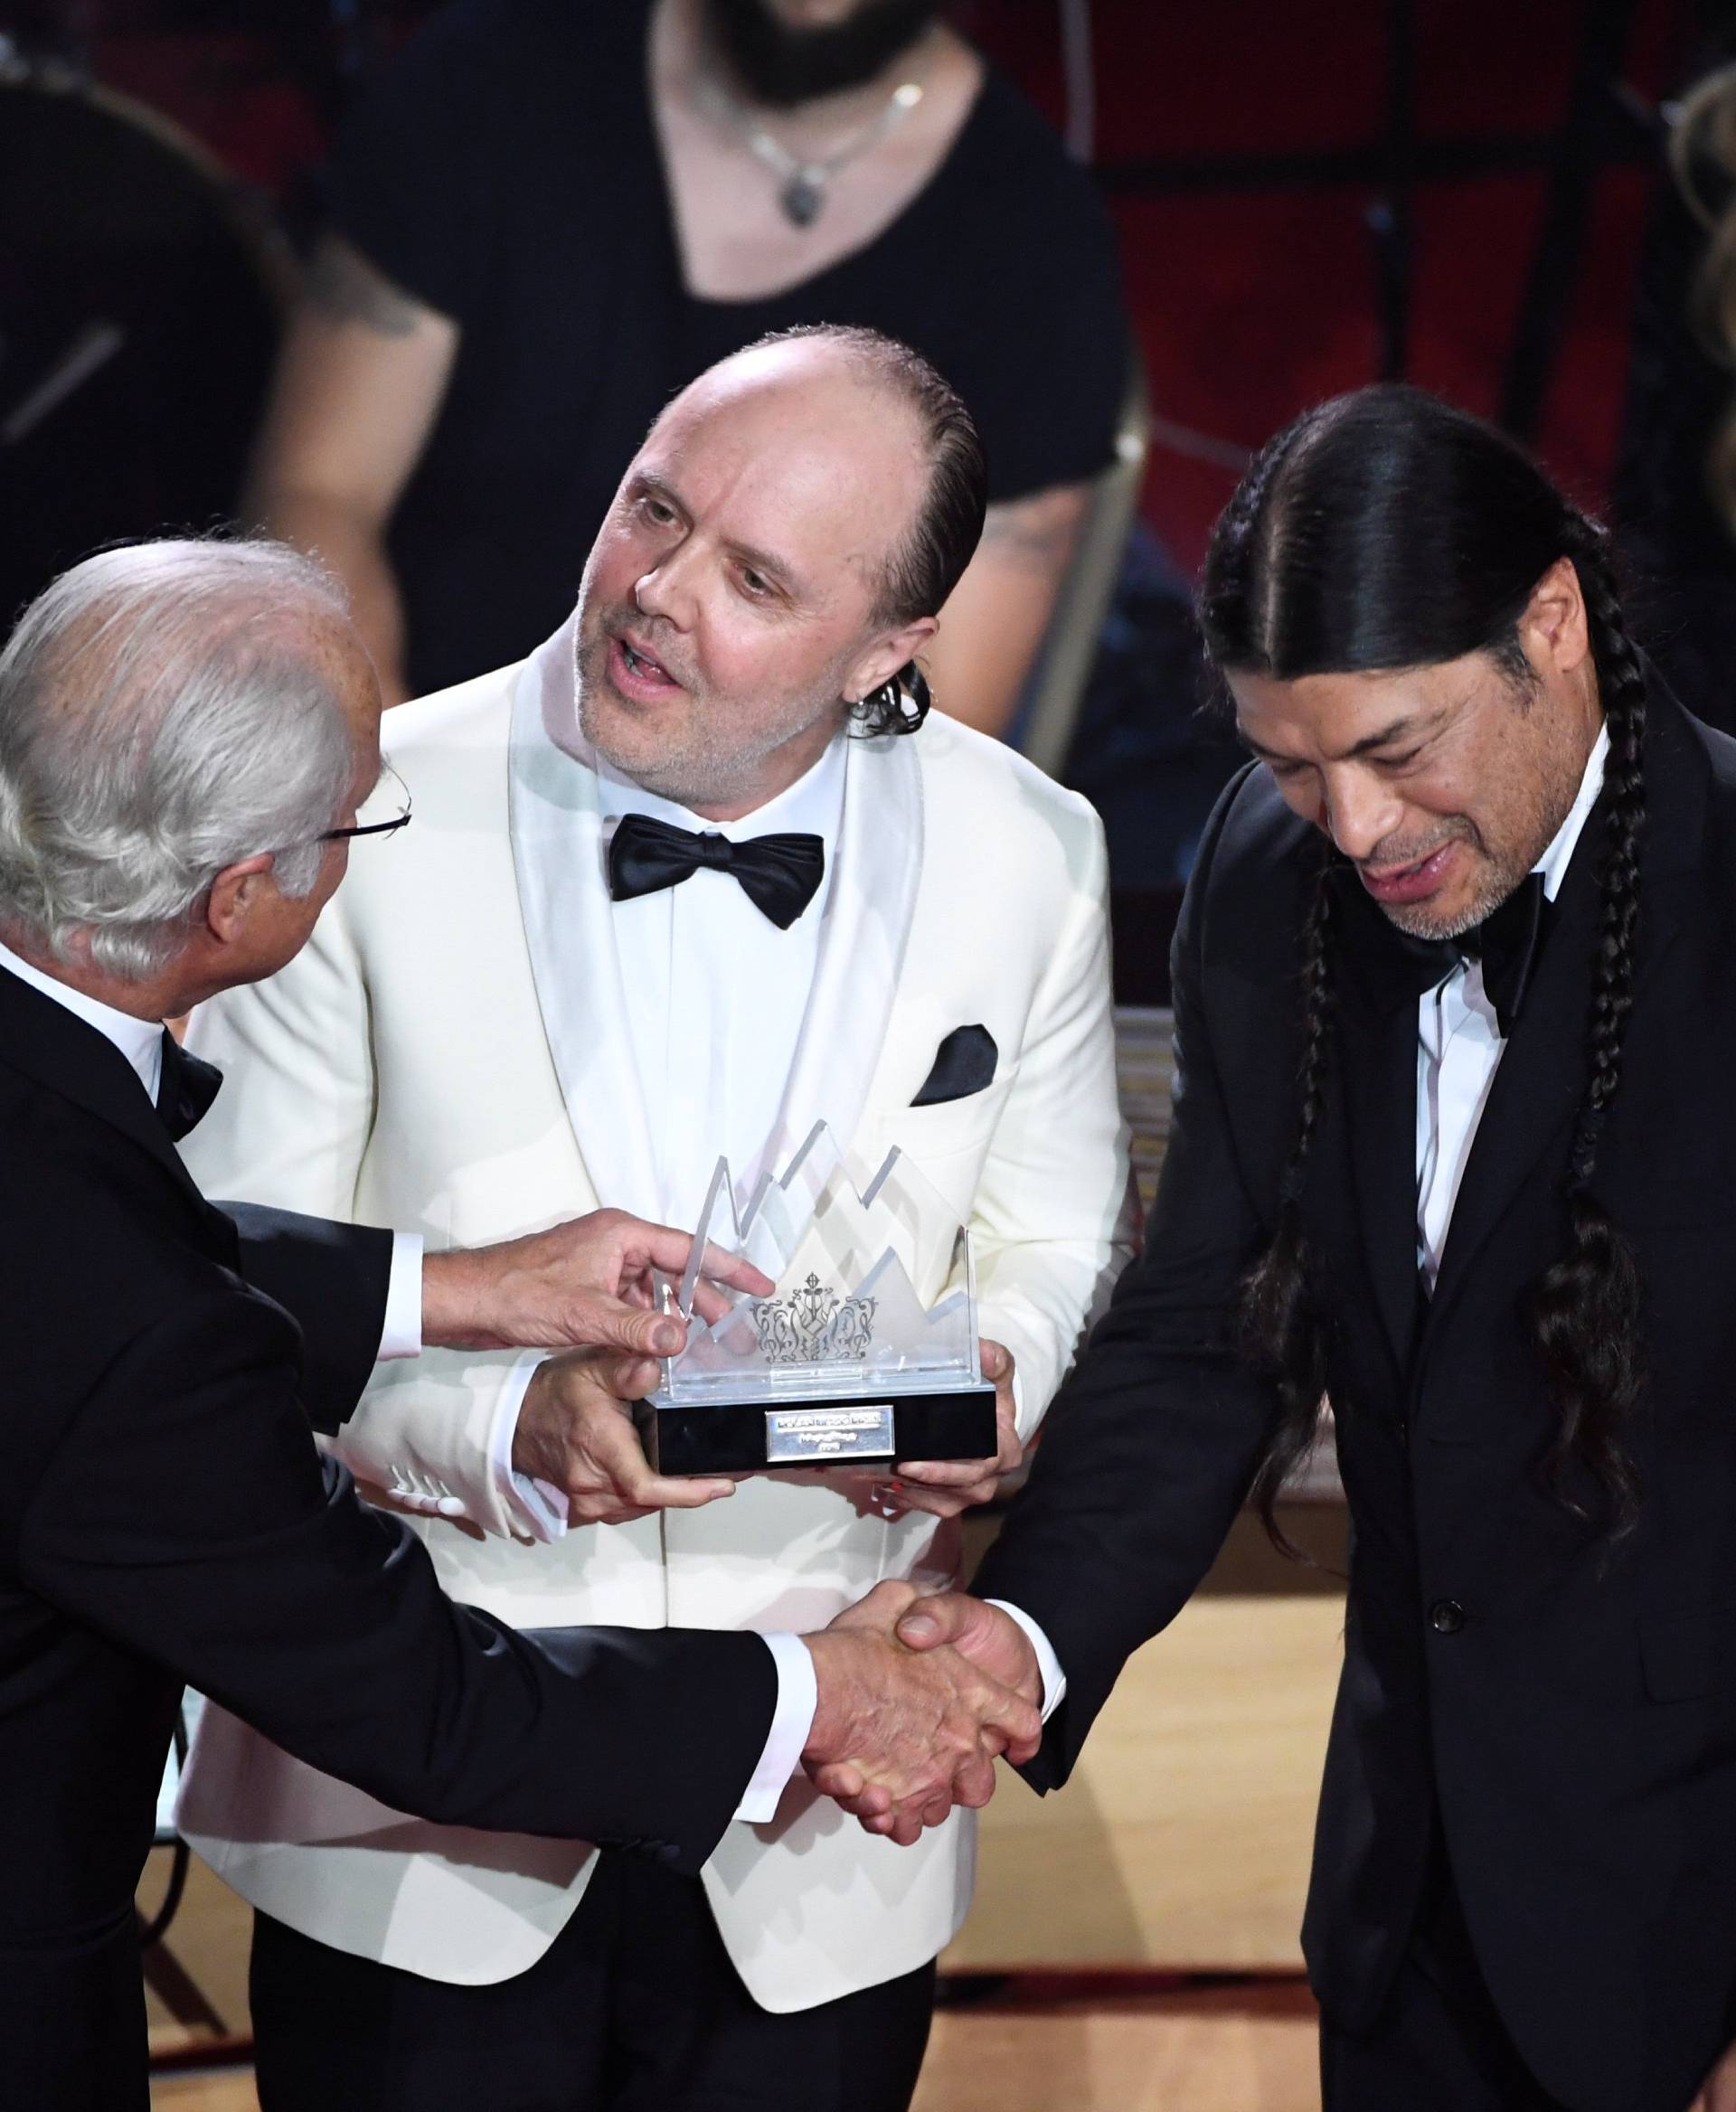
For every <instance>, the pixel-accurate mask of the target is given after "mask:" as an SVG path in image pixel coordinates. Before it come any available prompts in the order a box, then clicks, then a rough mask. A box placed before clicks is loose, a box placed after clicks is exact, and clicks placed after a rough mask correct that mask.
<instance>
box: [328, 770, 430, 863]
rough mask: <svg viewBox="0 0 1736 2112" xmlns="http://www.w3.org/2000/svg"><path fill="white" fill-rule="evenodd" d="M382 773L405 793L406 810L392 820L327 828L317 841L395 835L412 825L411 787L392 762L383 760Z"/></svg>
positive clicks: (337, 842)
mask: <svg viewBox="0 0 1736 2112" xmlns="http://www.w3.org/2000/svg"><path fill="white" fill-rule="evenodd" d="M380 775H381V777H382V778H391V779H392V783H393V784H394V785H396V786H397V787H398V789H399V791H400V792H401V793H402V794H403V797H404V811H403V812H402V813H401V814H395V815H393V816H392V819H391V820H390V821H364V822H352V823H351V825H350V826H349V827H348V828H346V829H325V830H324V831H322V833H321V834H319V835H317V836H316V837H315V839H314V841H315V842H316V843H317V844H342V843H346V842H348V841H349V839H350V838H351V837H352V836H395V835H396V834H398V831H399V830H400V829H407V828H408V827H409V826H410V787H409V786H408V785H406V784H405V782H404V780H403V779H402V778H401V777H400V776H399V775H398V773H397V771H396V770H394V769H393V768H392V765H391V764H390V763H387V762H382V764H381V766H380ZM378 788H379V787H377V786H376V787H375V789H376V790H378Z"/></svg>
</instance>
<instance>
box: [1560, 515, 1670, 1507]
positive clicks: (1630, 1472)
mask: <svg viewBox="0 0 1736 2112" xmlns="http://www.w3.org/2000/svg"><path fill="white" fill-rule="evenodd" d="M1580 526H1581V527H1582V530H1583V535H1582V538H1581V539H1580V540H1579V541H1578V542H1576V544H1575V545H1574V546H1573V547H1572V548H1571V549H1570V551H1569V553H1568V554H1569V555H1570V556H1571V558H1572V560H1573V569H1574V570H1575V571H1577V572H1578V574H1579V576H1580V589H1581V590H1582V592H1583V593H1584V596H1585V604H1586V614H1587V617H1588V618H1589V619H1590V631H1591V639H1592V653H1593V656H1594V658H1595V659H1596V662H1597V668H1598V684H1599V690H1600V691H1601V693H1602V699H1603V711H1604V723H1605V725H1606V726H1607V727H1608V728H1609V760H1608V762H1607V763H1606V764H1605V766H1604V778H1603V785H1604V790H1603V798H1604V807H1605V821H1604V829H1603V835H1604V841H1603V844H1602V846H1601V848H1602V855H1603V868H1602V873H1601V890H1602V898H1603V900H1602V917H1601V923H1600V928H1599V934H1598V955H1597V968H1596V978H1595V981H1594V984H1593V986H1592V994H1591V1019H1590V1034H1589V1042H1590V1046H1589V1050H1588V1056H1589V1062H1590V1083H1589V1084H1588V1086H1587V1088H1586V1094H1585V1098H1584V1100H1583V1101H1582V1103H1581V1104H1580V1111H1579V1116H1578V1118H1577V1120H1576V1122H1575V1124H1574V1129H1573V1144H1572V1152H1571V1158H1570V1161H1569V1169H1568V1178H1567V1208H1568V1245H1567V1251H1566V1253H1564V1254H1563V1255H1562V1256H1561V1259H1560V1260H1558V1261H1556V1262H1554V1263H1553V1264H1552V1266H1551V1267H1550V1268H1548V1269H1546V1270H1545V1271H1544V1273H1543V1278H1542V1279H1541V1280H1540V1281H1539V1283H1538V1285H1537V1288H1536V1291H1535V1293H1534V1295H1533V1300H1532V1325H1533V1329H1534V1332H1535V1339H1536V1343H1537V1348H1538V1351H1539V1353H1540V1354H1541V1356H1542V1358H1543V1369H1544V1371H1545V1372H1546V1373H1547V1375H1548V1379H1549V1389H1550V1394H1551V1398H1552V1400H1553V1401H1554V1404H1555V1408H1556V1410H1557V1412H1558V1414H1559V1416H1560V1425H1559V1428H1557V1430H1556V1433H1555V1440H1554V1443H1553V1444H1552V1446H1551V1447H1550V1450H1549V1452H1548V1454H1547V1456H1546V1457H1545V1458H1544V1461H1543V1474H1544V1478H1545V1480H1546V1481H1547V1483H1548V1485H1550V1487H1551V1488H1552V1490H1553V1492H1554V1494H1556V1496H1557V1497H1558V1498H1559V1500H1560V1501H1561V1503H1562V1504H1564V1505H1565V1507H1566V1508H1567V1509H1568V1510H1569V1511H1571V1512H1572V1513H1574V1515H1575V1516H1577V1517H1580V1518H1587V1519H1589V1518H1590V1515H1591V1510H1590V1506H1589V1505H1588V1504H1586V1503H1585V1501H1584V1499H1583V1498H1582V1496H1580V1494H1578V1492H1577V1490H1576V1488H1575V1486H1574V1481H1575V1476H1573V1472H1572V1469H1573V1467H1574V1466H1575V1464H1576V1463H1577V1464H1578V1465H1579V1466H1581V1467H1583V1468H1584V1469H1586V1470H1587V1471H1588V1472H1589V1473H1590V1476H1591V1477H1592V1478H1593V1480H1594V1481H1595V1482H1596V1483H1597V1485H1598V1486H1599V1491H1600V1493H1601V1496H1602V1505H1603V1511H1604V1518H1603V1521H1602V1522H1603V1523H1604V1524H1605V1525H1606V1526H1607V1529H1608V1531H1609V1537H1610V1538H1611V1539H1612V1540H1614V1539H1618V1538H1620V1537H1621V1536H1622V1535H1623V1534H1625V1533H1627V1532H1630V1531H1631V1530H1632V1529H1633V1526H1634V1524H1635V1523H1636V1522H1637V1517H1638V1511H1639V1485H1638V1480H1637V1476H1636V1474H1635V1471H1634V1465H1633V1461H1632V1460H1631V1458H1630V1457H1628V1453H1627V1451H1626V1450H1625V1448H1624V1447H1623V1445H1622V1441H1621V1430H1622V1425H1623V1424H1624V1423H1625V1422H1626V1420H1627V1419H1628V1416H1629V1415H1630V1414H1631V1412H1632V1410H1633V1407H1634V1404H1635V1401H1636V1400H1637V1397H1638V1393H1639V1388H1640V1381H1641V1376H1642V1373H1641V1363H1640V1354H1639V1306H1640V1279H1639V1268H1638V1265H1637V1263H1636V1261H1635V1259H1634V1254H1633V1249H1632V1248H1631V1247H1629V1245H1628V1241H1627V1240H1625V1239H1624V1238H1623V1236H1622V1234H1621V1232H1620V1230H1618V1228H1617V1226H1616V1225H1615V1224H1614V1223H1612V1222H1611V1221H1610V1218H1609V1213H1608V1212H1607V1211H1605V1209H1604V1207H1603V1205H1602V1204H1601V1203H1600V1202H1599V1201H1598V1200H1597V1198H1596V1196H1595V1195H1593V1194H1592V1193H1591V1182H1592V1179H1593V1176H1594V1175H1595V1174H1596V1172H1597V1165H1598V1146H1599V1141H1600V1139H1601V1136H1602V1134H1603V1127H1604V1123H1605V1121H1606V1120H1607V1118H1608V1117H1609V1109H1610V1108H1611V1106H1612V1105H1613V1104H1614V1101H1615V1098H1616V1094H1617V1091H1618V1089H1619V1087H1620V1085H1621V1051H1622V1039H1623V1036H1624V1034H1625V1032H1626V1030H1627V1025H1628V1014H1629V1013H1630V1012H1631V1011H1632V1010H1633V1004H1634V934H1635V929H1636V927H1637V924H1638V920H1639V841H1640V836H1641V834H1642V833H1643V831H1644V829H1645V825H1646V779H1645V767H1644V756H1643V750H1644V744H1645V737H1646V675H1645V671H1644V669H1643V668H1642V667H1641V665H1640V661H1639V655H1638V654H1637V652H1636V651H1635V649H1634V645H1633V641H1632V639H1631V638H1630V637H1629V636H1628V626H1627V622H1626V619H1625V618H1624V617H1623V615H1622V611H1621V603H1620V599H1619V598H1618V594H1617V591H1616V582H1615V578H1614V573H1613V570H1612V568H1611V566H1610V562H1609V551H1608V548H1607V546H1606V542H1605V538H1604V536H1603V533H1602V532H1601V531H1600V530H1599V529H1598V528H1596V527H1594V526H1593V525H1592V523H1590V522H1582V523H1580Z"/></svg>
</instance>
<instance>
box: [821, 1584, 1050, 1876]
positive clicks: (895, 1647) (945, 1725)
mask: <svg viewBox="0 0 1736 2112" xmlns="http://www.w3.org/2000/svg"><path fill="white" fill-rule="evenodd" d="M802 1640H803V1642H804V1643H805V1644H806V1645H807V1649H808V1652H809V1655H811V1656H812V1657H813V1660H814V1670H815V1675H816V1683H817V1685H818V1689H819V1702H818V1706H817V1708H816V1710H815V1712H814V1723H813V1728H812V1730H810V1731H809V1733H808V1740H807V1746H806V1747H805V1748H804V1749H803V1753H802V1764H803V1766H804V1767H805V1768H807V1772H808V1775H809V1776H810V1777H811V1778H812V1779H813V1781H814V1784H815V1786H816V1787H817V1788H818V1789H820V1790H822V1791H824V1792H825V1794H826V1796H831V1797H834V1798H835V1799H836V1801H837V1802H838V1803H839V1804H841V1805H842V1806H844V1810H845V1811H848V1812H852V1813H854V1815H855V1816H856V1817H857V1818H858V1819H859V1820H860V1821H861V1822H862V1824H863V1828H864V1830H865V1831H867V1832H868V1833H871V1834H885V1835H887V1836H888V1837H889V1838H891V1839H892V1840H893V1841H895V1842H897V1843H898V1844H899V1845H900V1846H901V1847H904V1848H908V1847H909V1846H910V1844H911V1843H912V1842H914V1841H916V1840H917V1839H918V1838H919V1837H920V1834H921V1832H922V1829H923V1828H924V1827H925V1826H938V1825H939V1824H940V1822H941V1821H942V1820H943V1819H944V1818H945V1817H946V1816H947V1815H948V1813H949V1812H950V1811H951V1810H952V1808H953V1806H955V1805H964V1806H967V1807H968V1808H970V1809H971V1810H977V1809H979V1808H980V1807H981V1806H984V1805H986V1803H987V1802H988V1800H989V1798H990V1797H991V1796H993V1795H994V1794H995V1761H996V1760H997V1759H998V1758H1000V1757H1001V1756H1002V1755H1003V1754H1005V1756H1006V1758H1008V1759H1009V1760H1012V1761H1014V1763H1015V1764H1016V1763H1019V1762H1021V1761H1024V1760H1028V1759H1029V1758H1031V1757H1032V1755H1033V1753H1034V1752H1035V1751H1036V1749H1037V1747H1038V1745H1039V1743H1040V1742H1041V1740H1042V1736H1043V1730H1042V1716H1041V1705H1042V1701H1043V1694H1042V1691H1041V1690H1042V1680H1041V1675H1040V1674H1039V1672H1038V1669H1037V1659H1036V1653H1035V1652H1034V1650H1033V1648H1032V1646H1031V1643H1030V1640H1029V1638H1028V1637H1027V1636H1026V1635H1025V1633H1024V1629H1022V1628H1021V1627H1020V1626H1019V1625H1018V1623H1017V1622H1016V1621H1014V1620H1013V1619H1012V1618H1011V1617H1010V1616H1008V1615H1007V1614H1005V1613H1004V1612H1002V1610H1001V1609H1000V1608H998V1607H995V1606H991V1605H989V1604H987V1603H986V1601H985V1600H982V1599H977V1598H968V1597H967V1596H966V1595H965V1594H964V1593H963V1592H947V1593H944V1594H941V1595H932V1596H928V1597H925V1596H923V1595H922V1594H921V1593H920V1592H919V1591H918V1590H917V1589H916V1587H915V1586H914V1585H913V1584H907V1583H893V1582H887V1583H882V1584H876V1585H875V1587H874V1589H873V1590H872V1591H871V1592H870V1593H869V1594H868V1596H867V1598H864V1599H863V1600H861V1601H860V1603H859V1604H857V1605H855V1606H853V1607H851V1608H849V1609H848V1610H847V1611H846V1612H844V1613H842V1614H840V1615H839V1616H838V1617H837V1619H836V1620H835V1621H834V1622H833V1623H832V1625H831V1626H830V1627H828V1628H823V1629H822V1630H820V1631H819V1633H818V1634H816V1635H812V1636H803V1638H802Z"/></svg>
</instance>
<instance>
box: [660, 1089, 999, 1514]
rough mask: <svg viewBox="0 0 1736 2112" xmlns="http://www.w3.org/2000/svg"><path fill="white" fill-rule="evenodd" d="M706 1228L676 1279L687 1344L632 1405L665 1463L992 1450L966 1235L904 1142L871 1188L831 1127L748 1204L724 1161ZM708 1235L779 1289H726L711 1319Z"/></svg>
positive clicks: (751, 1468)
mask: <svg viewBox="0 0 1736 2112" xmlns="http://www.w3.org/2000/svg"><path fill="white" fill-rule="evenodd" d="M695 1230H696V1237H695V1239H694V1241H693V1259H692V1260H691V1261H690V1262H689V1264H688V1268H687V1273H686V1275H685V1277H684V1278H683V1279H682V1282H681V1284H680V1286H679V1287H675V1286H674V1285H669V1286H666V1287H665V1290H666V1302H667V1303H668V1304H669V1305H670V1306H671V1307H676V1306H678V1307H679V1309H680V1311H681V1313H682V1315H683V1316H684V1318H686V1319H687V1321H688V1324H689V1325H688V1333H687V1343H686V1346H685V1348H684V1349H683V1350H682V1352H681V1353H680V1354H679V1355H678V1356H674V1357H669V1358H666V1359H665V1361H664V1367H663V1381H662V1383H661V1384H660V1385H659V1386H658V1388H657V1390H656V1392H655V1393H652V1394H651V1395H649V1396H648V1397H647V1398H646V1400H642V1401H640V1402H639V1403H638V1404H637V1410H636V1411H635V1412H636V1419H637V1423H638V1426H639V1430H640V1434H641V1436H642V1438H644V1441H645V1448H646V1455H647V1456H648V1457H649V1458H650V1460H651V1462H652V1464H653V1466H655V1467H656V1469H657V1471H658V1472H659V1473H661V1474H672V1475H684V1474H741V1473H754V1472H756V1471H763V1470H765V1469H768V1468H776V1469H778V1470H783V1469H787V1468H789V1467H800V1466H821V1467H823V1466H846V1465H853V1464H857V1463H865V1464H868V1465H873V1466H892V1464H893V1462H894V1461H897V1460H900V1459H986V1458H991V1457H993V1456H994V1454H995V1450H996V1448H997V1445H998V1438H997V1436H996V1431H995V1388H994V1386H993V1384H992V1383H990V1382H989V1381H986V1380H985V1379H984V1377H983V1375H982V1367H981V1362H980V1358H979V1353H978V1345H977V1293H976V1283H975V1278H974V1277H973V1274H972V1268H971V1257H970V1235H969V1233H968V1231H967V1230H966V1228H965V1226H964V1225H963V1224H962V1223H960V1221H959V1220H958V1212H956V1211H954V1210H953V1209H951V1208H950V1206H949V1205H948V1203H947V1202H945V1201H944V1200H943V1199H942V1197H941V1196H940V1195H939V1193H938V1192H937V1191H936V1190H935V1188H934V1187H933V1186H932V1185H931V1184H930V1183H929V1182H928V1181H926V1180H924V1179H923V1177H922V1175H921V1174H920V1173H919V1172H918V1171H917V1169H916V1167H915V1166H914V1165H912V1164H910V1160H909V1159H907V1158H906V1157H905V1156H904V1155H903V1154H902V1153H901V1152H899V1151H896V1150H894V1151H893V1152H892V1153H891V1154H890V1155H888V1157H887V1159H886V1162H885V1164H883V1165H882V1167H881V1168H880V1169H879V1171H878V1172H877V1173H875V1174H873V1177H872V1178H871V1179H868V1180H867V1181H866V1182H865V1183H864V1182H863V1181H862V1180H861V1179H860V1177H859V1169H857V1168H855V1167H854V1166H853V1165H852V1164H850V1162H849V1161H848V1160H847V1159H846V1158H845V1156H844V1154H843V1153H842V1152H840V1151H839V1149H838V1147H837V1146H836V1144H835V1142H834V1140H833V1137H832V1134H831V1132H830V1131H829V1130H828V1129H827V1127H826V1125H825V1123H823V1122H822V1123H820V1124H818V1125H817V1126H816V1127H815V1129H814V1131H813V1133H812V1134H811V1135H810V1136H809V1137H808V1139H807V1143H806V1144H805V1145H803V1146H802V1148H801V1150H800V1151H798V1152H797V1155H796V1156H795V1158H794V1159H793V1160H792V1161H791V1162H790V1164H789V1165H788V1167H787V1168H786V1169H785V1171H784V1172H783V1174H780V1175H778V1176H777V1177H775V1178H774V1177H773V1176H771V1175H770V1174H768V1175H767V1176H766V1178H765V1179H764V1180H763V1181H762V1182H761V1183H760V1186H759V1188H758V1190H757V1191H756V1193H754V1195H753V1197H752V1198H751V1200H750V1202H749V1203H748V1206H747V1208H746V1210H745V1211H741V1210H740V1209H739V1207H738V1202H737V1198H736V1194H735V1190H734V1185H733V1183H732V1181H731V1175H730V1169H729V1165H728V1164H727V1162H725V1161H722V1160H720V1161H719V1163H718V1168H717V1172H716V1173H715V1174H714V1175H713V1176H712V1185H711V1189H710V1192H709V1193H708V1195H707V1197H706V1202H705V1208H704V1210H703V1212H702V1213H701V1218H700V1222H699V1224H698V1226H697V1227H696V1228H695ZM708 1244H710V1245H712V1246H716V1247H722V1248H725V1249H728V1250H730V1251H731V1252H732V1253H737V1254H744V1255H745V1256H746V1257H747V1259H749V1260H750V1261H751V1262H752V1263H753V1264H754V1265H755V1267H756V1268H759V1269H760V1271H761V1273H762V1274H764V1275H766V1276H769V1278H771V1279H772V1282H773V1283H774V1285H775V1286H776V1289H775V1290H774V1291H773V1293H772V1295H771V1296H769V1297H767V1298H754V1297H749V1296H745V1295H743V1294H735V1293H729V1292H724V1293H722V1296H724V1297H725V1298H726V1299H729V1300H730V1301H731V1302H730V1303H729V1305H728V1308H727V1310H726V1311H724V1312H723V1313H722V1315H721V1316H720V1317H718V1318H716V1319H714V1320H712V1321H710V1322H709V1323H708V1322H707V1321H706V1319H705V1318H704V1317H703V1315H702V1314H701V1313H700V1312H699V1311H698V1309H697V1308H696V1306H695V1305H694V1292H695V1287H696V1285H697V1282H698V1278H699V1274H700V1263H701V1259H702V1258H703V1254H704V1251H705V1249H706V1246H707V1245H708Z"/></svg>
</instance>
